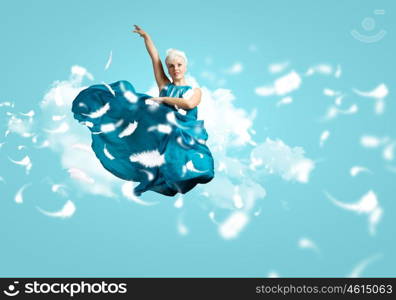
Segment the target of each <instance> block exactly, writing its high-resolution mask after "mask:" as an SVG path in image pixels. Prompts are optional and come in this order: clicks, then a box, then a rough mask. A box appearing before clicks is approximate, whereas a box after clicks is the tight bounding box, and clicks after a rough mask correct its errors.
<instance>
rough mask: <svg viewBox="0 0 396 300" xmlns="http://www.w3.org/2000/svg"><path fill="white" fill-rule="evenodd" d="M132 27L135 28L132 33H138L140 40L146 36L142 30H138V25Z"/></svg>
mask: <svg viewBox="0 0 396 300" xmlns="http://www.w3.org/2000/svg"><path fill="white" fill-rule="evenodd" d="M133 26H135V30H134V31H133V32H136V33H138V34H139V35H140V36H141V37H142V38H144V37H146V36H148V34H147V33H146V32H145V31H144V30H143V29H142V28H140V27H139V26H138V25H133Z"/></svg>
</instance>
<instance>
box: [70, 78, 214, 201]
mask: <svg viewBox="0 0 396 300" xmlns="http://www.w3.org/2000/svg"><path fill="white" fill-rule="evenodd" d="M191 92H192V87H191V86H176V85H174V84H172V83H169V84H168V85H166V86H165V87H164V88H163V89H162V90H161V91H160V95H159V96H160V97H165V96H167V97H176V98H183V97H185V98H186V99H187V98H188V94H189V93H191ZM149 98H151V96H149V95H146V94H143V93H138V92H136V91H135V88H134V87H133V85H132V84H131V83H130V82H129V81H126V80H120V81H117V82H114V83H111V84H109V85H107V84H96V85H92V86H90V87H88V88H86V89H84V90H82V91H81V92H80V93H79V94H78V95H77V97H76V98H75V99H74V100H73V105H72V112H73V114H74V118H75V119H76V120H77V121H79V122H80V123H81V124H83V125H86V126H87V127H88V128H89V130H90V131H91V137H92V144H91V146H92V149H93V151H94V152H95V154H96V157H97V158H98V159H99V161H100V162H101V164H102V165H103V167H104V168H106V169H107V170H108V171H110V172H111V173H112V174H114V175H115V176H117V177H119V178H122V179H124V180H131V181H135V182H139V185H137V186H136V187H135V188H134V191H133V192H134V193H135V195H137V196H140V195H141V194H142V193H143V192H145V191H147V190H151V191H155V192H158V193H160V194H163V195H167V196H173V195H175V194H176V193H178V192H179V193H182V194H184V193H187V192H188V191H190V190H191V189H192V188H194V187H195V186H196V185H197V184H198V183H207V182H209V181H211V180H212V179H213V177H214V162H213V157H212V154H211V152H210V150H209V148H208V147H207V146H206V141H207V139H208V133H207V131H206V130H205V128H204V121H203V120H198V119H197V112H198V108H197V107H194V108H193V109H190V110H183V109H178V108H177V107H176V106H174V105H168V104H166V103H161V104H159V103H157V102H155V101H152V100H149Z"/></svg>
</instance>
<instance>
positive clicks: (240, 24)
mask: <svg viewBox="0 0 396 300" xmlns="http://www.w3.org/2000/svg"><path fill="white" fill-rule="evenodd" d="M395 8H396V4H395V2H394V1H344V2H342V3H341V2H339V3H338V2H337V3H335V2H334V1H313V0H312V1H291V0H289V1H249V0H245V1H199V2H192V1H189V2H188V1H172V2H168V1H150V2H145V1H119V0H113V1H7V2H6V1H2V2H1V3H0V37H1V47H0V53H1V54H0V66H1V69H0V102H3V101H13V102H15V110H16V111H21V112H27V111H28V110H30V109H32V108H35V109H37V107H38V103H39V102H40V101H41V100H42V97H43V95H44V94H45V93H46V91H47V90H48V89H49V87H50V86H51V84H52V83H53V82H54V81H55V80H65V79H67V78H68V76H69V72H70V68H71V66H73V65H81V66H83V67H85V68H87V70H88V71H89V72H91V73H92V74H94V76H95V81H96V82H100V81H102V80H103V81H105V82H114V81H117V80H122V79H125V80H129V81H130V82H132V83H133V84H134V86H135V87H136V89H137V90H138V91H145V90H147V89H148V88H149V87H150V86H151V85H152V84H153V83H154V76H153V72H152V66H151V61H150V59H149V56H148V54H147V52H146V49H145V47H144V43H143V39H141V38H140V37H139V36H138V35H136V34H135V33H131V31H132V30H133V24H138V25H140V26H142V28H143V29H144V30H146V31H147V32H149V34H150V35H151V37H152V38H153V40H154V42H155V45H156V46H157V49H158V50H159V52H160V54H161V57H162V58H163V59H164V58H165V51H166V49H168V48H178V49H182V50H183V51H185V52H186V54H187V56H188V58H189V60H190V65H189V72H190V73H191V74H192V75H193V76H194V77H195V78H196V79H197V80H198V82H199V83H200V84H201V85H202V86H206V87H207V88H209V89H212V90H214V89H216V88H218V86H216V83H214V82H212V81H210V80H207V79H206V78H204V77H203V76H202V72H204V71H211V72H214V73H215V74H216V75H217V76H218V77H219V78H224V79H225V80H226V82H225V84H224V85H223V86H222V87H223V88H228V89H231V90H232V92H233V94H234V95H235V96H236V100H235V102H234V105H235V106H236V107H240V108H243V109H245V110H246V111H248V112H250V111H251V110H252V109H254V108H256V109H257V117H256V119H255V120H254V126H253V128H254V129H255V130H256V131H257V134H256V135H255V136H254V139H255V141H257V142H260V143H261V142H263V141H264V140H265V138H266V137H270V138H271V139H276V138H279V139H281V140H283V141H284V142H285V143H286V144H288V145H291V146H301V147H303V148H304V150H305V153H306V154H305V156H307V157H309V158H311V159H314V160H320V163H318V164H317V165H316V167H315V169H314V170H313V171H312V174H311V177H310V181H309V183H307V184H301V183H295V182H289V181H285V180H282V179H281V178H280V177H279V176H269V177H268V178H267V179H266V181H265V182H263V187H265V189H266V191H267V197H265V198H263V199H259V201H258V202H259V203H258V207H261V209H262V213H261V214H260V215H259V216H257V217H254V218H253V219H252V220H251V221H250V223H249V224H248V225H247V227H246V228H245V229H244V231H243V232H242V233H241V234H240V235H239V236H238V238H236V239H232V240H225V239H223V238H222V237H221V236H220V235H219V234H218V232H217V229H216V226H215V225H214V224H213V223H212V222H211V221H210V220H209V218H208V216H207V212H205V211H204V210H202V209H201V207H200V205H199V203H197V202H196V201H194V199H192V200H191V201H189V202H187V203H186V204H185V207H184V208H183V218H184V220H185V222H186V223H188V227H189V231H190V232H189V234H188V235H186V236H181V235H180V234H179V233H178V232H177V230H176V224H177V220H178V216H179V211H178V210H176V209H175V207H174V206H173V202H174V200H173V199H171V198H168V199H165V200H163V198H161V204H160V205H156V206H149V207H146V206H139V205H136V204H135V203H131V202H130V201H127V200H125V199H123V198H120V199H111V198H107V197H97V196H95V197H94V196H92V195H86V194H83V193H81V192H80V191H78V190H75V191H72V194H71V197H70V198H71V199H72V200H73V201H75V203H76V206H77V212H76V214H75V215H74V216H73V217H72V218H70V219H56V218H48V217H46V216H44V215H43V214H41V213H39V212H38V211H37V210H36V209H35V206H36V205H40V206H41V207H46V208H48V210H51V205H52V208H53V209H56V208H59V205H60V203H62V202H56V203H54V202H53V201H52V199H51V194H50V193H49V192H47V191H46V190H45V189H44V183H43V182H42V179H43V178H45V177H47V176H50V177H51V178H52V179H53V180H54V181H56V180H60V179H61V178H62V177H63V176H64V171H63V170H61V169H60V168H58V169H57V170H58V171H59V172H58V173H56V172H53V171H51V172H50V171H49V170H50V169H51V167H52V169H53V166H54V165H59V157H58V156H57V154H56V153H52V152H49V151H47V152H43V153H41V152H40V153H39V151H37V153H35V155H36V156H35V157H36V160H35V164H34V166H33V169H32V172H31V174H30V175H29V178H27V177H28V176H26V175H25V173H24V170H23V169H22V168H20V167H16V166H15V165H14V164H12V163H10V161H9V160H8V158H7V156H11V155H12V153H13V152H12V151H15V145H19V144H20V141H21V140H22V139H21V138H20V137H18V136H16V135H15V134H10V135H9V136H8V137H7V144H6V145H4V147H3V148H1V149H0V155H1V156H0V157H1V161H0V175H1V176H2V177H3V178H4V179H5V181H6V182H5V183H2V182H0V205H1V207H0V233H1V237H2V242H1V250H0V275H1V276H3V277H8V276H12V277H18V276H21V277H69V276H70V277H80V276H81V277H85V276H95V277H179V276H180V277H250V276H251V277H266V276H268V274H269V273H270V272H277V273H278V274H279V276H280V277H344V276H347V275H348V274H349V273H350V272H351V271H352V269H353V268H354V267H355V266H356V265H357V264H359V263H360V262H362V261H363V260H365V259H367V258H369V257H373V256H376V255H379V257H380V258H378V259H376V260H375V261H373V262H372V263H370V264H368V265H367V267H366V268H365V269H364V270H363V271H362V273H361V276H363V277H394V276H395V274H396V258H395V253H396V242H395V236H396V232H395V228H396V226H395V225H396V222H395V210H396V202H395V178H396V177H395V176H396V174H395V173H394V172H390V171H389V170H388V169H387V168H386V166H387V164H389V165H392V166H393V167H394V166H395V162H394V161H393V162H390V163H387V162H385V161H384V160H383V159H382V157H381V152H380V151H379V149H365V148H363V147H362V146H361V145H360V143H359V139H360V137H361V135H363V134H370V135H376V136H389V137H391V138H392V139H396V130H395V128H396V127H395V116H396V114H395V113H396V104H395V103H396V102H395V97H394V87H395V78H396V76H395V63H394V58H395V53H396V43H395V34H394V33H395V32H396V22H395V20H396V18H395V17H394V12H395ZM375 9H384V10H385V11H386V13H385V14H384V15H381V16H374V15H373V11H374V10H375ZM367 16H372V17H374V18H375V20H376V21H377V26H378V27H377V28H376V29H378V28H383V29H385V30H386V31H387V35H386V36H385V37H384V38H383V39H382V40H381V41H378V42H376V43H371V44H370V43H362V42H359V41H357V40H356V39H354V38H353V37H352V36H351V34H350V31H351V30H352V29H354V28H356V29H357V30H359V28H360V29H361V21H362V20H363V18H365V17H367ZM361 31H362V29H361ZM251 44H254V45H256V46H257V51H256V52H252V51H249V46H250V45H251ZM111 50H112V51H113V62H112V65H111V67H110V68H109V70H106V71H104V65H105V63H106V61H107V59H108V56H109V52H110V51H111ZM207 57H211V58H212V61H213V62H212V64H210V65H208V64H207V63H206V59H207ZM236 61H240V62H241V63H243V65H244V69H243V71H242V72H241V73H240V74H237V75H228V74H225V73H224V72H223V70H225V69H227V68H229V67H230V66H231V65H232V64H233V63H234V62H236ZM279 61H289V62H290V66H291V68H292V69H294V70H296V71H298V72H305V71H306V69H308V67H310V66H312V65H316V64H319V63H328V64H331V65H333V66H336V65H337V64H340V65H341V66H342V70H343V73H342V76H341V77H340V78H339V79H336V78H334V77H331V78H330V77H326V76H323V75H317V76H312V78H310V79H309V80H308V79H307V80H305V79H304V82H303V84H302V87H301V88H300V89H298V90H297V91H295V92H293V98H294V103H293V104H291V105H288V106H284V107H282V109H279V108H277V107H276V106H275V102H276V101H277V100H276V99H275V98H276V97H260V96H258V95H256V94H255V92H254V90H255V88H256V87H258V86H262V85H265V84H267V83H271V82H273V80H274V79H276V78H277V77H279V76H278V74H270V73H269V72H268V71H267V67H268V65H269V64H271V63H274V62H279ZM380 83H384V84H386V86H387V87H388V89H389V95H388V96H387V97H386V99H385V102H386V110H385V113H384V114H383V115H381V116H378V115H375V114H374V112H373V103H374V102H373V101H371V99H366V98H362V97H360V96H358V95H356V94H354V93H353V92H352V88H357V89H360V90H363V91H369V90H372V89H374V88H375V87H376V86H377V85H379V84H380ZM326 87H327V88H333V89H335V90H342V91H345V92H346V93H348V101H351V102H348V103H349V104H350V103H357V104H358V105H359V113H358V114H354V115H346V116H344V115H340V116H339V117H338V118H336V119H334V120H333V121H331V122H329V123H326V124H321V123H317V122H316V120H317V118H318V117H319V116H321V115H323V114H324V113H325V110H326V107H327V106H328V104H329V103H330V102H329V98H326V97H325V96H324V95H323V93H322V90H323V88H326ZM348 106H349V105H348ZM6 110H7V108H6V107H0V118H1V119H0V126H1V127H0V128H1V135H0V143H1V142H3V141H5V137H4V134H3V132H4V131H5V129H6V124H7V116H6V115H5V111H6ZM325 129H328V130H331V132H332V136H331V143H330V142H329V143H328V144H327V145H326V146H325V147H323V148H319V147H318V139H319V136H320V134H321V132H322V131H323V130H325ZM209 134H210V132H209ZM329 141H330V140H329ZM11 145H14V148H12V147H11ZM352 165H364V166H366V167H368V168H369V169H370V170H372V171H373V174H371V175H361V176H357V177H356V178H351V177H350V176H349V174H348V172H349V168H350V167H351V166H352ZM27 181H33V182H35V183H34V187H35V188H32V189H30V191H29V190H28V189H27V190H26V195H25V201H24V203H23V204H22V205H17V204H16V203H15V201H14V200H13V198H14V195H15V193H16V191H17V190H18V189H19V188H20V186H22V184H24V183H26V182H27ZM369 189H372V190H374V191H375V192H376V194H377V196H378V199H379V203H380V205H381V207H382V208H383V210H384V214H383V217H382V219H381V221H380V222H379V224H378V226H377V227H376V229H377V232H376V234H375V235H370V234H369V232H368V225H367V224H368V222H367V216H365V215H364V216H363V215H357V214H355V213H353V212H350V211H345V210H342V209H341V208H339V207H337V206H335V205H334V204H332V203H331V202H330V201H329V200H328V199H327V198H326V196H325V195H324V193H323V191H324V190H326V191H329V192H330V193H331V194H333V195H334V196H335V197H336V198H338V199H340V201H343V202H354V201H356V200H357V199H358V198H359V197H361V196H362V195H363V194H364V193H366V192H367V191H368V190H369ZM146 199H148V200H157V199H159V198H158V196H157V195H156V194H155V193H150V194H149V195H147V198H146ZM284 201H286V202H287V207H288V209H285V207H284V204H282V203H284ZM302 236H307V237H309V238H310V239H312V240H313V241H315V243H316V244H317V245H318V247H319V248H320V255H316V253H314V252H312V251H311V250H309V249H300V248H298V240H299V238H301V237H302Z"/></svg>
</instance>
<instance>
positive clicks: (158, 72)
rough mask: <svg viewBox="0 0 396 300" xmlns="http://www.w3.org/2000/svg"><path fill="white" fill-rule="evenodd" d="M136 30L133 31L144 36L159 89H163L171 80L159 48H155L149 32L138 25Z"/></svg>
mask: <svg viewBox="0 0 396 300" xmlns="http://www.w3.org/2000/svg"><path fill="white" fill-rule="evenodd" d="M134 26H135V30H133V32H136V33H138V34H139V35H140V36H141V37H142V38H144V43H145V45H146V49H147V52H148V53H149V55H150V57H151V60H152V62H153V68H154V76H155V80H156V81H157V85H158V89H159V90H160V91H161V89H162V87H164V86H165V85H166V84H168V83H170V80H169V79H168V77H167V76H166V75H165V72H164V68H163V67H162V62H161V59H160V57H159V54H158V51H157V48H155V46H154V43H153V41H152V40H151V38H150V36H149V35H148V33H147V32H145V31H144V30H143V29H141V28H140V27H139V26H138V25H134Z"/></svg>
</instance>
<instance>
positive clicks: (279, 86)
mask: <svg viewBox="0 0 396 300" xmlns="http://www.w3.org/2000/svg"><path fill="white" fill-rule="evenodd" d="M301 82H302V80H301V77H300V75H298V73H297V72H296V71H294V70H292V71H290V72H289V73H288V74H286V75H284V76H282V77H280V78H278V79H276V80H275V81H274V84H273V85H267V86H261V87H257V88H256V89H255V92H256V94H257V95H259V96H270V95H274V94H275V95H280V96H282V95H285V94H288V93H290V92H292V91H294V90H297V89H298V88H299V87H300V85H301Z"/></svg>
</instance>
